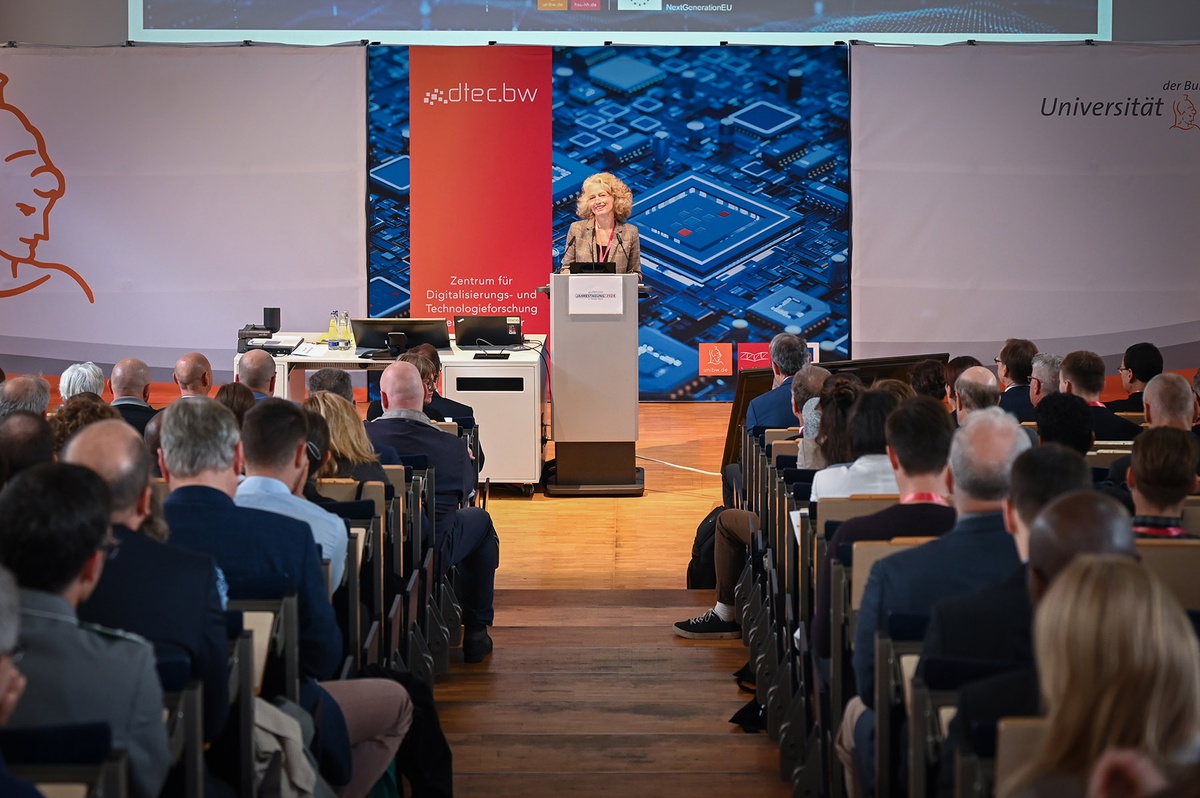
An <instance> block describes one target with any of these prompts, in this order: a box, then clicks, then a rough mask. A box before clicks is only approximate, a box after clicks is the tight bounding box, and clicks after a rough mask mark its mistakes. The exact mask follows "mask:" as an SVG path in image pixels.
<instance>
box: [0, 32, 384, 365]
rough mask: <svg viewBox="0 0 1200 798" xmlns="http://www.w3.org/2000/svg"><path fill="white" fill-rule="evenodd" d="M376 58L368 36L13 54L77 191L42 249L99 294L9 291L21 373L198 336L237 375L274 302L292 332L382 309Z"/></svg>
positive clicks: (9, 355)
mask: <svg viewBox="0 0 1200 798" xmlns="http://www.w3.org/2000/svg"><path fill="white" fill-rule="evenodd" d="M365 70H366V48H363V47H339V48H322V49H316V48H299V47H260V46H253V47H202V48H172V47H140V46H139V47H129V48H105V49H78V50H73V49H50V48H17V49H12V50H0V73H2V74H4V75H7V76H8V82H7V85H5V86H4V87H3V101H4V103H5V105H6V106H11V107H15V108H17V109H19V110H20V112H21V113H23V114H24V115H25V117H26V118H27V120H28V123H29V124H30V125H32V126H33V127H35V128H36V129H37V130H39V131H40V132H41V134H42V136H43V138H44V140H45V150H46V152H47V154H48V155H49V157H50V159H51V160H52V161H53V163H54V165H55V166H56V167H57V168H58V170H59V171H61V173H62V176H63V180H62V182H63V184H64V187H65V191H64V192H63V195H62V197H61V198H60V199H58V200H57V201H56V202H55V204H54V206H53V208H52V212H51V213H50V214H49V220H48V229H49V237H48V238H47V239H46V240H44V241H41V242H40V244H39V245H38V247H37V253H36V255H37V260H39V261H43V262H51V263H57V264H63V265H66V266H68V267H70V268H71V269H73V270H75V271H76V272H78V273H79V275H80V276H81V277H82V278H83V279H84V280H86V281H87V283H88V284H89V285H90V287H91V288H92V290H93V291H94V292H95V302H94V303H89V302H88V299H87V297H86V295H85V294H84V292H83V291H82V290H81V289H80V287H79V286H78V285H77V284H76V283H75V282H74V281H73V280H71V279H70V278H69V277H66V276H65V275H61V274H57V275H55V277H54V279H52V280H50V281H49V282H48V283H46V284H45V285H43V286H40V287H38V288H36V289H34V290H31V291H28V292H26V293H23V294H19V295H16V296H9V297H0V353H4V366H5V368H6V370H8V371H10V372H11V371H20V370H23V369H22V366H25V367H29V366H30V365H36V364H38V363H45V364H46V366H47V368H48V369H49V368H52V367H53V364H55V363H62V362H71V361H80V360H94V361H96V362H98V363H109V364H110V363H112V362H114V361H115V360H119V359H121V358H123V357H131V356H132V357H140V358H142V359H143V360H145V361H146V362H148V363H149V364H150V365H151V366H153V367H158V368H169V367H171V366H173V365H174V363H175V360H176V359H177V358H178V357H179V355H181V354H183V353H184V352H187V351H192V350H198V351H201V352H204V353H205V354H207V355H208V357H209V359H210V360H211V361H212V363H213V366H214V368H216V369H217V370H219V371H228V370H230V369H231V368H232V358H233V353H234V349H235V347H236V343H237V336H236V331H237V330H238V328H240V327H241V326H242V325H244V324H247V323H251V322H254V323H261V321H262V309H263V307H264V306H273V307H280V308H281V309H282V322H283V327H284V329H292V330H295V329H301V330H303V329H319V330H323V329H324V328H325V327H326V326H327V324H328V316H329V311H331V310H333V309H344V310H349V311H351V313H352V314H353V315H364V313H365V305H366V230H365V225H366V215H365V213H364V202H365V197H366V168H365V164H366V152H365V147H366V144H365V142H366V107H365V106H366V97H365V94H366V90H365V86H366V78H365ZM4 114H5V111H4V109H3V108H0V115H4ZM9 117H10V118H11V114H9ZM13 129H14V128H13V125H12V124H9V125H8V126H7V127H5V126H3V124H0V131H11V130H13ZM17 132H18V133H19V134H21V135H25V134H23V133H21V131H20V130H19V128H17ZM10 144H12V141H11V140H10V142H7V143H6V142H3V141H0V145H5V154H7V153H8V152H9V150H10V149H13V147H11V146H8V145H10ZM10 177H11V175H10ZM18 177H19V175H18ZM18 188H19V187H18ZM0 190H4V191H6V192H9V193H11V191H12V190H14V189H13V184H12V182H11V181H9V182H7V183H5V184H0ZM6 201H7V200H6ZM18 221H19V220H18ZM5 235H6V233H5V231H4V230H0V237H3V236H5ZM0 249H3V247H2V246H0ZM0 267H2V268H3V270H5V271H8V270H9V268H10V266H9V263H8V262H3V261H0ZM9 277H11V275H9ZM14 364H15V367H14Z"/></svg>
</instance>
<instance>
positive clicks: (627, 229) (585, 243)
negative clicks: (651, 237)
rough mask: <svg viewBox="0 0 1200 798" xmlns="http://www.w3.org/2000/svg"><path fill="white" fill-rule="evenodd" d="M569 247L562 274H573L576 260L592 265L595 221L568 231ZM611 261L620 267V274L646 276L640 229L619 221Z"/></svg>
mask: <svg viewBox="0 0 1200 798" xmlns="http://www.w3.org/2000/svg"><path fill="white" fill-rule="evenodd" d="M567 244H568V246H567V248H566V251H564V252H563V259H562V271H563V272H564V273H568V274H569V273H570V271H571V264H572V263H574V262H575V261H582V262H584V263H591V262H592V261H594V260H596V225H595V224H594V223H593V222H592V220H591V219H580V220H579V221H578V222H575V223H574V224H572V225H571V229H570V230H568V231H567ZM608 259H609V260H610V261H613V262H615V263H616V264H617V274H625V273H626V272H629V273H632V274H638V275H640V274H641V273H642V240H641V237H640V236H639V235H638V229H637V227H635V226H634V225H632V224H628V223H627V222H617V228H616V232H615V234H614V236H613V242H612V247H611V248H610V249H609V252H608Z"/></svg>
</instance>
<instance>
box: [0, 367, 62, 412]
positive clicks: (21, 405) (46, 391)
mask: <svg viewBox="0 0 1200 798" xmlns="http://www.w3.org/2000/svg"><path fill="white" fill-rule="evenodd" d="M49 407H50V383H48V382H46V380H45V379H43V378H42V377H37V376H34V375H32V374H21V375H18V376H16V377H9V378H8V379H7V380H5V381H4V382H0V418H3V417H4V416H7V415H8V414H9V413H11V412H12V411H14V410H28V411H29V412H30V413H36V414H37V415H39V416H43V417H44V416H45V415H46V409H47V408H49Z"/></svg>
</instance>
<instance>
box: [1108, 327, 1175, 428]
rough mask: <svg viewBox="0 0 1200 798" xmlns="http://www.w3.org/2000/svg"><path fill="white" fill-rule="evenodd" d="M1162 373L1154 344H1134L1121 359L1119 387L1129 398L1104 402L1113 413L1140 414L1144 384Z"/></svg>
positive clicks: (1118, 371) (1161, 358)
mask: <svg viewBox="0 0 1200 798" xmlns="http://www.w3.org/2000/svg"><path fill="white" fill-rule="evenodd" d="M1162 372H1163V356H1162V352H1160V351H1158V347H1157V346H1155V345H1154V344H1148V343H1140V344H1134V345H1133V346H1131V347H1129V348H1128V349H1126V350H1125V356H1124V357H1122V358H1121V367H1120V368H1119V369H1117V373H1118V374H1120V375H1121V387H1122V388H1123V389H1124V390H1125V393H1127V394H1129V396H1128V397H1127V398H1125V399H1114V400H1113V401H1111V402H1105V404H1106V405H1107V406H1108V409H1109V410H1111V411H1113V412H1114V413H1141V412H1142V393H1143V392H1144V391H1145V390H1146V384H1147V383H1149V382H1150V380H1152V379H1154V378H1155V377H1157V376H1158V375H1159V374H1162Z"/></svg>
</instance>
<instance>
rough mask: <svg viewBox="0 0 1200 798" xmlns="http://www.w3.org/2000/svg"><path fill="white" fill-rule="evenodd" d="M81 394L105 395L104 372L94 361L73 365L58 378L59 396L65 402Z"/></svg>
mask: <svg viewBox="0 0 1200 798" xmlns="http://www.w3.org/2000/svg"><path fill="white" fill-rule="evenodd" d="M81 393H94V394H96V395H97V396H99V395H100V394H102V393H104V372H103V371H101V370H100V367H99V366H97V365H96V364H95V363H93V362H92V361H90V360H89V361H87V362H86V363H72V364H71V365H69V366H67V367H66V369H64V370H63V373H62V376H61V377H59V378H58V395H59V396H61V397H62V400H63V401H64V402H65V401H67V400H68V399H70V398H71V397H72V396H77V395H79V394H81Z"/></svg>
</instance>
